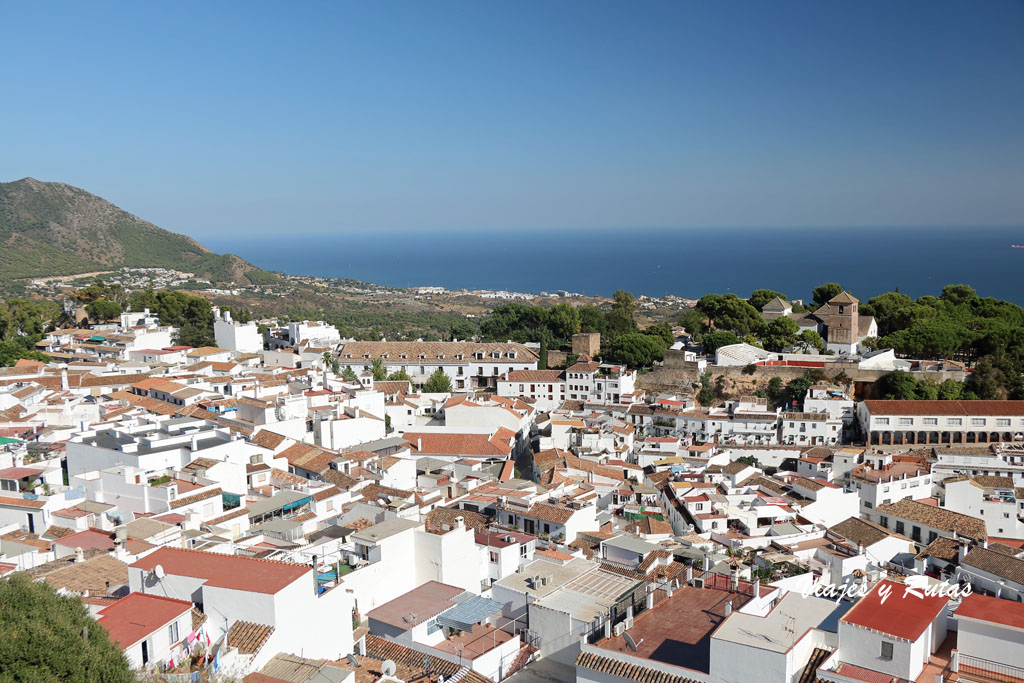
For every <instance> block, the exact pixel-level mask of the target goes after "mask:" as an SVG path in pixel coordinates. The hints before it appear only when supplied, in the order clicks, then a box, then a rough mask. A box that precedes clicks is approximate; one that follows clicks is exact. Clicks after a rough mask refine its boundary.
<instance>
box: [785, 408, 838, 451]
mask: <svg viewBox="0 0 1024 683" xmlns="http://www.w3.org/2000/svg"><path fill="white" fill-rule="evenodd" d="M842 436H843V420H842V418H838V417H832V416H831V415H829V414H828V413H824V412H822V413H811V412H802V413H783V414H782V419H781V420H780V421H779V441H780V442H781V443H784V444H786V445H796V446H835V445H837V444H839V443H840V442H841V441H842Z"/></svg>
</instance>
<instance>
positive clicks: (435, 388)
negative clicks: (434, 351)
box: [423, 368, 452, 394]
mask: <svg viewBox="0 0 1024 683" xmlns="http://www.w3.org/2000/svg"><path fill="white" fill-rule="evenodd" d="M451 390H452V380H451V378H450V377H448V375H446V374H445V372H444V370H442V369H441V368H438V369H437V370H434V372H433V373H432V374H431V375H430V377H428V378H427V381H426V382H425V383H424V384H423V391H424V392H425V393H428V394H446V393H449V392H451Z"/></svg>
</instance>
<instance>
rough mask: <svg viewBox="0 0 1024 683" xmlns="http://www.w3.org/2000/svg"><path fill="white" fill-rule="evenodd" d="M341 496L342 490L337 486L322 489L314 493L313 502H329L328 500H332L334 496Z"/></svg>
mask: <svg viewBox="0 0 1024 683" xmlns="http://www.w3.org/2000/svg"><path fill="white" fill-rule="evenodd" d="M340 495H341V489H339V488H338V487H337V486H329V487H327V488H325V489H320V490H319V491H317V492H316V493H314V494H313V500H315V501H317V502H319V501H321V500H327V499H328V498H330V497H332V496H340Z"/></svg>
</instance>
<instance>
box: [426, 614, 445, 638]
mask: <svg viewBox="0 0 1024 683" xmlns="http://www.w3.org/2000/svg"><path fill="white" fill-rule="evenodd" d="M441 628H442V627H441V626H439V625H438V623H437V619H436V618H434V619H431V620H430V621H428V622H427V635H430V634H431V633H437V632H438V631H440V630H441Z"/></svg>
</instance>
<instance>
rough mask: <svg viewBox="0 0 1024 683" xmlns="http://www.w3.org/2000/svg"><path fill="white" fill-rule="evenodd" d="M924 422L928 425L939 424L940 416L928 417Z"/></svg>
mask: <svg viewBox="0 0 1024 683" xmlns="http://www.w3.org/2000/svg"><path fill="white" fill-rule="evenodd" d="M924 423H925V424H926V425H937V424H939V418H937V417H926V418H924Z"/></svg>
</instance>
